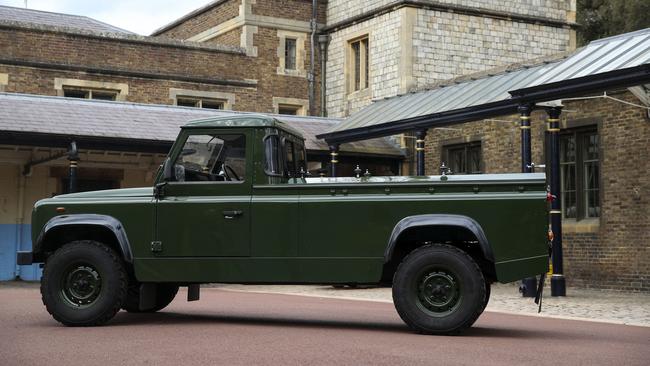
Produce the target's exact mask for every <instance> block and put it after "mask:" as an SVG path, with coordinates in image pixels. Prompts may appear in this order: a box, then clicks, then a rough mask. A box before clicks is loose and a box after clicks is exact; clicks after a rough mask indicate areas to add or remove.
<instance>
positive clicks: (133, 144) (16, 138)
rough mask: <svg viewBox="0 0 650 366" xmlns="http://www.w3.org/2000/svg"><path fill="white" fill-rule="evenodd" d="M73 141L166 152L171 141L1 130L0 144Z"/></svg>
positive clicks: (89, 145) (83, 145)
mask: <svg viewBox="0 0 650 366" xmlns="http://www.w3.org/2000/svg"><path fill="white" fill-rule="evenodd" d="M72 141H75V142H76V143H77V146H78V147H79V148H80V149H86V150H108V151H125V152H127V151H128V152H141V153H152V154H167V153H168V152H169V149H170V148H171V146H172V144H173V141H166V140H145V139H132V138H125V137H124V138H123V137H102V136H85V135H63V134H53V133H42V132H24V131H2V134H1V135H0V145H21V146H40V147H49V148H67V147H69V145H70V143H71V142H72Z"/></svg>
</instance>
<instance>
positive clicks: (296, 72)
mask: <svg viewBox="0 0 650 366" xmlns="http://www.w3.org/2000/svg"><path fill="white" fill-rule="evenodd" d="M277 72H278V75H282V76H296V77H301V78H306V77H307V71H305V70H303V69H285V68H282V67H278V68H277Z"/></svg>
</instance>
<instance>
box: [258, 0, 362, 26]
mask: <svg viewBox="0 0 650 366" xmlns="http://www.w3.org/2000/svg"><path fill="white" fill-rule="evenodd" d="M249 1H250V0H249ZM350 2H357V1H350ZM327 6H328V5H327V2H326V1H322V0H321V1H319V2H318V16H317V19H318V22H319V23H321V24H325V21H326V14H327ZM251 8H252V10H253V14H256V15H263V16H270V17H274V18H285V19H292V20H299V21H303V22H309V21H310V20H311V14H312V1H311V0H255V1H252V4H251Z"/></svg>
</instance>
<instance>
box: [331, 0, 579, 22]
mask: <svg viewBox="0 0 650 366" xmlns="http://www.w3.org/2000/svg"><path fill="white" fill-rule="evenodd" d="M399 2H400V1H399V0H364V1H349V0H329V1H328V7H327V23H328V24H334V23H338V22H341V21H343V20H346V19H348V18H351V17H353V16H357V15H361V14H363V13H367V12H369V11H373V10H376V9H377V8H380V7H382V6H385V5H389V4H396V3H399ZM428 2H429V3H431V5H438V6H445V5H450V6H460V7H469V8H473V9H477V10H480V9H485V10H489V11H494V12H501V13H508V14H518V15H526V16H537V17H544V18H549V19H554V20H557V21H566V20H567V19H572V18H571V17H572V16H573V19H574V18H575V14H574V13H575V9H576V2H575V0H431V1H428Z"/></svg>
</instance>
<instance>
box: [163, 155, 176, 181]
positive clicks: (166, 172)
mask: <svg viewBox="0 0 650 366" xmlns="http://www.w3.org/2000/svg"><path fill="white" fill-rule="evenodd" d="M174 176H175V175H174V165H173V164H172V161H171V160H170V159H169V158H167V159H165V163H164V165H163V181H165V182H170V181H173V180H174Z"/></svg>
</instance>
